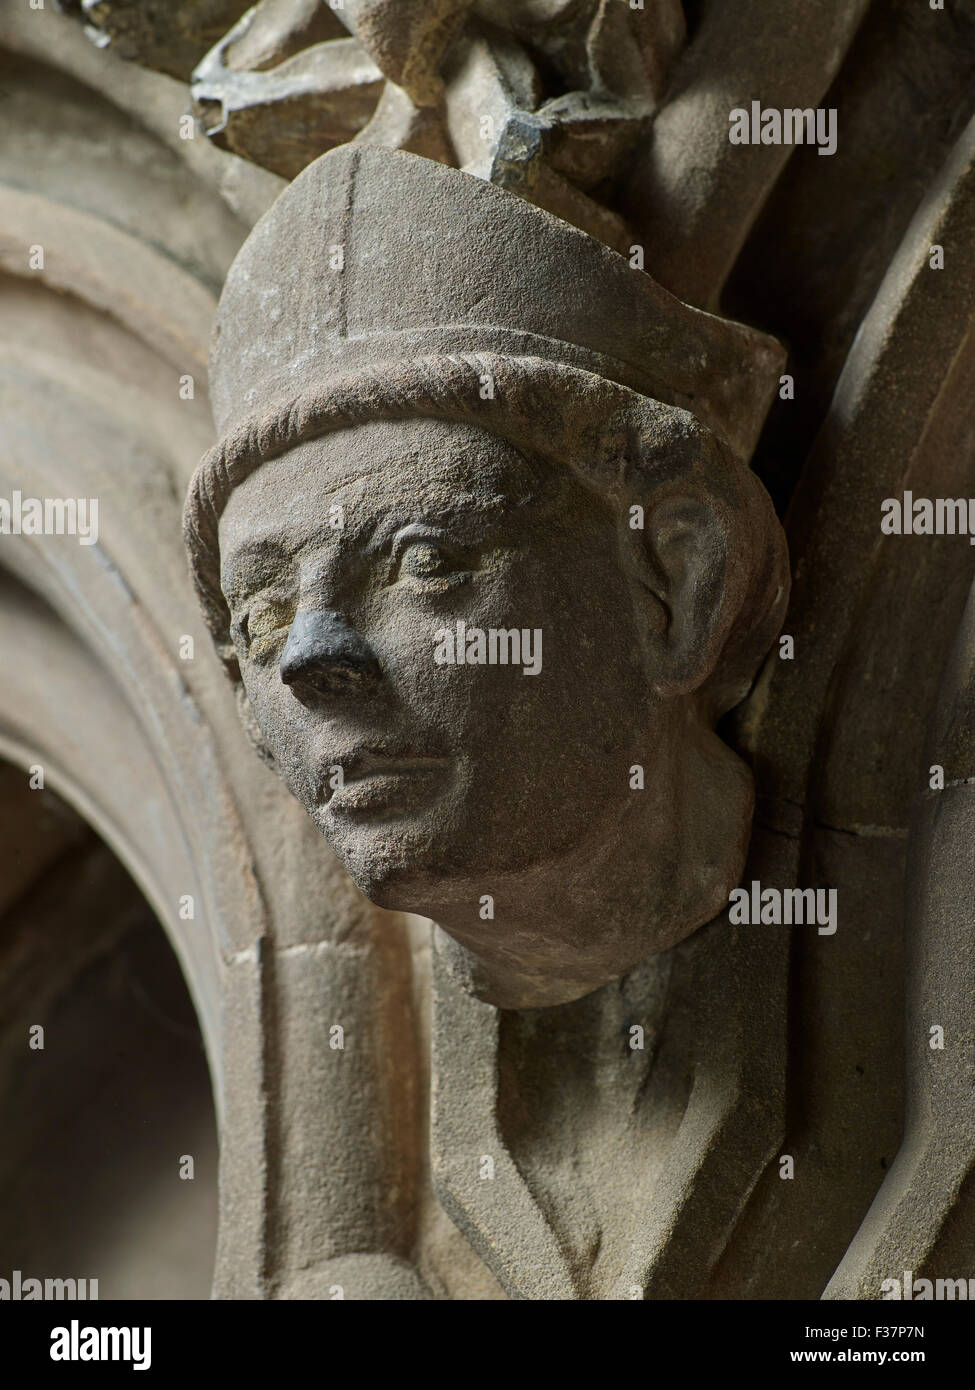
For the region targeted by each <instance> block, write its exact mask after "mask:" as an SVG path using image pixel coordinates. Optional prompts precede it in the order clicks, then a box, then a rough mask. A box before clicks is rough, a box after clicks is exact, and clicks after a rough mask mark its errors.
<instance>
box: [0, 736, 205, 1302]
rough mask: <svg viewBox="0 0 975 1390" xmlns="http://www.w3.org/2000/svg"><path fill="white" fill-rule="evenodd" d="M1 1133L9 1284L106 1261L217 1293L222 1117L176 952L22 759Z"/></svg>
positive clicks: (1, 1260)
mask: <svg viewBox="0 0 975 1390" xmlns="http://www.w3.org/2000/svg"><path fill="white" fill-rule="evenodd" d="M35 780H36V779H35ZM0 1133H2V1134H3V1136H4V1141H3V1144H2V1146H0V1193H2V1199H0V1279H4V1280H7V1281H10V1283H11V1291H12V1292H13V1290H14V1287H15V1285H16V1284H17V1283H18V1282H19V1287H20V1289H21V1293H20V1296H21V1297H27V1296H31V1294H32V1292H33V1293H35V1294H36V1290H35V1289H34V1286H30V1285H27V1284H26V1282H25V1281H26V1280H28V1279H31V1278H33V1279H38V1280H41V1281H44V1280H53V1279H62V1280H63V1279H73V1280H81V1279H85V1280H88V1281H90V1280H92V1279H97V1280H98V1287H97V1296H98V1298H99V1299H101V1300H105V1299H127V1298H135V1299H164V1298H207V1297H209V1293H210V1286H211V1281H212V1276H213V1262H214V1253H215V1245H216V1228H217V1130H216V1119H215V1113H214V1103H213V1094H212V1089H211V1080H210V1073H209V1068H208V1065H207V1060H206V1056H205V1053H204V1047H203V1042H202V1038H201V1033H200V1028H199V1025H198V1022H197V1017H196V1014H195V1011H194V1008H193V1005H192V1003H191V1000H190V996H189V993H188V991H187V988H186V984H185V982H184V979H183V976H182V973H181V971H180V967H179V965H178V963H177V960H176V957H175V955H174V953H173V951H172V949H171V947H170V944H169V942H168V940H167V938H166V935H165V932H164V931H163V929H162V928H161V926H160V925H159V922H158V919H157V918H156V917H155V915H154V914H153V912H152V910H151V908H150V907H149V905H148V903H147V902H146V900H145V898H144V897H143V895H142V894H141V892H140V891H139V889H138V887H137V886H136V884H135V883H134V882H133V880H132V879H131V878H130V876H129V874H128V873H127V872H126V870H125V869H124V868H123V866H122V864H121V863H120V862H119V860H118V859H117V858H116V857H115V855H114V854H113V853H112V852H111V850H110V849H109V848H108V847H107V846H106V845H105V844H104V842H103V841H102V840H101V839H100V838H99V837H98V836H97V835H96V834H95V832H94V831H93V830H92V829H91V828H90V827H89V826H88V825H87V824H86V823H85V821H84V820H82V819H81V818H80V817H79V816H78V815H77V814H76V812H75V811H74V810H73V809H72V808H71V807H69V806H68V805H67V804H66V803H65V802H64V801H63V800H62V799H61V798H60V797H59V796H57V795H56V794H55V793H54V792H52V791H51V790H49V789H43V788H38V787H34V788H32V787H31V785H30V778H29V775H28V773H27V771H25V770H24V769H22V768H17V767H14V766H12V765H11V764H10V763H0ZM16 1271H20V1275H19V1281H18V1280H17V1279H16V1277H15V1272H16ZM2 1287H3V1286H2V1285H0V1289H2ZM41 1287H42V1288H43V1282H42V1286H41ZM55 1287H56V1286H55ZM86 1287H88V1288H90V1286H86ZM67 1288H68V1289H69V1290H70V1288H71V1286H70V1285H68V1286H67ZM79 1292H80V1289H79ZM14 1296H17V1295H16V1293H14ZM42 1296H43V1295H42ZM49 1296H53V1295H51V1294H50V1293H49Z"/></svg>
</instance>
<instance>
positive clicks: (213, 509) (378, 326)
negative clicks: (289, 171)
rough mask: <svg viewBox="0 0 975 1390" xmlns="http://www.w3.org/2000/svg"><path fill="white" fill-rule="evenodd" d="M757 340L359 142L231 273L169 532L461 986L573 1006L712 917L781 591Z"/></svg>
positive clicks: (334, 814)
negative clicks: (194, 456) (195, 454)
mask: <svg viewBox="0 0 975 1390" xmlns="http://www.w3.org/2000/svg"><path fill="white" fill-rule="evenodd" d="M779 369H780V352H779V349H778V347H777V345H775V344H773V343H772V342H771V341H770V340H769V339H767V338H765V337H763V336H762V335H760V334H757V333H755V332H753V331H751V330H749V329H745V328H743V327H741V326H740V325H737V324H731V323H728V322H726V321H723V320H720V319H716V318H714V317H712V316H710V315H707V314H703V313H700V312H698V311H696V310H692V309H689V308H687V307H686V306H684V305H682V304H680V303H679V302H678V301H676V300H674V299H673V298H672V297H671V296H670V295H668V294H666V293H665V292H664V291H663V290H662V289H660V287H659V286H657V285H655V284H654V283H653V281H651V280H650V279H649V277H648V276H646V275H645V274H644V273H643V272H641V271H638V270H634V269H631V267H630V266H629V265H628V264H627V262H626V260H624V259H623V258H622V257H620V256H618V255H617V254H616V253H614V252H612V251H610V250H608V249H607V248H606V247H604V246H602V245H601V244H600V243H598V242H596V241H594V240H593V239H592V238H590V237H588V236H586V235H585V234H584V233H582V232H579V231H576V230H575V229H574V228H572V227H570V226H568V225H567V224H565V223H563V222H560V221H559V220H558V219H556V218H553V217H551V216H550V215H549V214H547V213H545V212H542V211H540V210H539V209H537V208H535V207H533V206H531V205H530V204H527V203H525V202H523V201H522V200H521V199H519V198H517V197H514V196H513V195H511V194H509V193H506V192H504V191H503V190H501V189H498V188H496V187H494V186H492V185H491V184H488V183H483V182H481V181H479V180H477V179H473V178H470V177H469V176H468V175H465V174H463V173H459V172H457V171H455V170H452V169H449V168H446V167H444V166H442V165H438V164H434V163H431V162H428V161H426V160H423V159H419V158H417V157H414V156H411V155H404V154H394V153H390V152H388V151H383V150H379V149H370V148H362V149H356V150H353V149H349V148H348V147H344V148H342V149H340V150H336V151H334V152H332V153H330V154H327V155H325V156H323V157H322V158H321V159H319V160H317V161H316V162H315V163H314V164H312V165H311V166H309V168H308V169H306V170H305V171H304V173H302V174H301V175H300V176H299V177H298V179H297V180H296V181H295V182H294V183H293V184H292V185H290V187H289V188H288V189H287V190H286V191H285V193H284V194H283V195H282V196H281V198H280V199H279V200H278V202H277V203H276V204H275V205H274V207H273V208H272V209H271V210H270V212H269V213H268V214H267V216H266V217H265V218H264V219H263V220H262V221H261V222H260V223H259V224H258V226H257V227H256V228H255V229H254V232H253V233H252V235H251V236H250V238H249V239H248V241H247V243H246V244H245V246H244V247H243V249H242V250H241V253H240V255H239V256H238V258H237V260H236V262H235V263H234V266H233V267H232V269H231V272H230V275H229V277H228V280H227V284H226V287H225V289H224V292H223V296H222V299H221V304H220V311H219V318H218V323H217V328H216V335H215V340H214V347H213V353H212V380H211V385H212V393H213V401H214V411H215V415H216V419H217V425H218V429H219V430H220V431H221V434H222V438H221V441H220V443H219V444H218V445H217V446H216V447H215V448H214V449H213V450H211V452H210V453H209V454H208V455H207V456H206V457H205V458H204V460H203V461H202V463H201V465H200V467H199V469H198V470H197V473H196V476H195V477H194V480H193V483H192V486H191V490H190V496H189V500H188V503H187V511H186V538H187V545H188V548H189V553H190V557H191V563H192V568H193V573H194V579H195V582H196V586H197V590H198V593H199V594H200V597H201V601H202V603H203V607H204V612H205V615H206V618H207V622H208V624H209V627H210V630H211V632H212V634H213V637H214V640H215V643H216V646H217V650H218V652H219V654H220V656H221V658H222V660H223V662H224V665H225V667H226V669H227V672H228V674H229V675H230V677H231V679H232V680H233V681H234V683H235V685H236V688H237V691H238V696H239V700H240V707H241V712H242V715H243V718H244V721H245V724H246V726H247V728H248V730H249V731H250V733H251V735H252V738H253V739H254V742H255V743H256V745H257V746H258V748H259V750H260V751H261V752H262V754H263V756H264V757H265V758H266V759H267V760H268V761H269V762H270V763H271V764H272V766H274V767H275V768H276V769H277V771H278V772H279V773H280V775H281V776H282V777H283V778H284V780H285V782H286V783H287V785H288V786H289V788H290V789H291V790H292V792H293V793H294V794H295V796H297V797H298V798H299V800H300V801H301V802H302V803H303V805H304V806H305V807H306V809H307V810H308V812H309V814H310V815H311V816H312V818H313V819H314V821H315V823H316V824H317V825H318V827H319V828H320V830H321V831H322V833H323V834H324V835H325V836H326V838H327V839H328V841H329V842H330V844H331V845H332V846H333V848H334V850H335V851H336V853H337V854H338V855H339V857H340V858H341V860H342V862H343V863H344V864H345V866H346V867H347V869H348V871H349V873H350V874H351V875H352V877H353V879H354V880H355V882H356V883H357V884H358V885H359V887H360V888H361V889H362V891H363V892H364V893H365V894H366V895H367V896H368V897H370V898H371V899H372V900H373V901H374V902H376V903H378V904H379V905H380V906H383V907H388V908H397V909H402V910H406V911H410V912H415V913H419V914H421V915H423V916H427V917H431V918H433V919H434V920H435V921H436V922H437V923H438V925H439V927H440V928H442V933H446V934H447V935H446V936H444V935H443V934H442V933H441V934H440V935H439V942H440V945H441V948H442V949H444V950H445V951H447V953H448V958H449V960H450V963H451V965H452V967H453V968H454V970H455V971H456V972H457V973H458V974H459V975H460V976H461V977H462V978H463V979H464V981H465V983H466V985H467V986H468V987H469V988H470V989H472V990H473V991H474V992H475V993H477V994H478V995H479V996H480V997H482V998H485V999H487V1000H489V1001H490V1002H492V1003H495V1004H497V1005H499V1006H501V1007H507V1008H522V1007H532V1006H537V1005H545V1004H555V1003H560V1002H564V1001H567V1000H570V999H573V998H576V997H578V996H580V995H582V994H585V993H587V992H588V991H590V990H592V989H594V988H596V987H597V986H599V985H600V984H603V983H604V982H606V981H608V980H611V979H613V978H616V977H618V976H620V975H622V974H624V973H625V972H626V971H627V970H628V969H630V968H631V967H632V966H633V965H635V964H636V963H637V962H639V961H640V960H643V959H645V958H646V957H648V956H650V955H652V954H654V953H656V952H659V951H661V950H664V949H666V948H667V947H669V946H672V945H673V944H674V943H676V942H677V941H679V940H681V939H682V938H683V937H685V936H687V935H688V934H689V933H690V932H692V931H693V930H694V929H695V928H696V927H698V926H700V925H701V924H702V923H704V922H706V921H708V920H710V919H711V918H712V917H714V916H716V915H717V914H718V913H719V912H720V911H721V910H722V909H723V908H724V907H725V906H726V905H727V900H728V893H729V891H730V890H731V889H732V888H733V887H734V886H735V885H736V884H737V882H738V879H739V876H740V873H741V869H742V866H743V863H744V857H745V852H746V848H747V843H748V837H749V828H750V821H751V811H752V789H751V778H750V774H749V772H748V770H747V769H746V767H745V766H744V764H743V763H742V762H741V761H740V760H739V759H738V758H737V757H736V756H735V755H734V754H733V753H732V752H731V751H730V749H729V748H728V747H727V746H726V745H725V744H724V743H723V742H722V741H721V739H720V738H719V737H718V736H717V735H716V734H715V732H714V726H715V722H716V721H717V720H718V718H719V717H720V716H721V715H722V713H724V712H725V711H726V710H728V709H729V708H730V707H731V706H733V705H734V704H736V703H737V702H738V701H739V700H740V699H741V698H742V696H743V695H744V694H745V692H746V691H747V689H748V687H749V685H750V683H751V681H752V679H753V677H754V674H755V671H756V669H757V667H758V664H759V662H760V661H761V659H762V658H763V656H764V654H765V652H766V651H767V649H768V647H769V645H770V644H771V642H772V640H773V638H774V636H775V634H776V632H777V631H778V627H779V625H780V622H781V618H782V615H783V613H784V611H785V603H786V598H787V584H788V581H787V569H786V558H785V549H784V542H783V538H782V533H781V529H780V527H779V525H778V522H777V520H776V517H775V514H774V512H773V509H772V506H771V503H770V501H769V499H768V497H767V495H766V494H765V492H764V490H763V488H762V487H761V485H760V484H759V482H758V481H757V479H756V478H755V476H754V475H753V474H752V472H751V471H750V469H749V468H748V464H747V460H748V457H749V455H750V452H751V449H752V446H753V444H754V439H755V436H756V434H757V431H758V429H759V427H760V425H761V421H762V418H763V416H764V413H765V409H766V407H767V404H768V400H769V396H770V394H771V391H772V389H773V387H774V384H775V382H776V381H777V378H778V373H779Z"/></svg>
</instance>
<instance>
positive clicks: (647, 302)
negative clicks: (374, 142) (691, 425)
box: [210, 145, 783, 459]
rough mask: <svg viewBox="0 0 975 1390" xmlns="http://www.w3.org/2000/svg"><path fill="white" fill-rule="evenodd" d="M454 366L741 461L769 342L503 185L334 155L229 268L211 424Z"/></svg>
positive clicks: (778, 361) (765, 386)
mask: <svg viewBox="0 0 975 1390" xmlns="http://www.w3.org/2000/svg"><path fill="white" fill-rule="evenodd" d="M459 353H489V354H493V355H498V356H512V357H520V358H539V359H542V360H543V361H547V362H550V363H553V364H558V363H562V364H565V365H566V366H570V367H576V368H581V369H583V370H584V371H587V372H591V373H593V374H594V375H596V376H599V377H603V378H605V379H606V380H608V381H611V382H616V383H618V384H619V385H622V386H626V387H629V388H630V389H632V390H635V391H637V392H639V393H641V394H642V395H645V396H649V397H652V398H653V399H655V400H658V401H662V402H664V403H665V404H668V405H673V406H678V407H680V408H683V409H685V410H688V411H690V412H691V413H692V414H693V415H695V416H696V417H697V418H698V419H699V420H700V421H701V423H703V424H704V425H706V426H708V427H709V428H710V429H711V430H713V431H714V432H715V433H716V434H717V435H718V436H719V437H720V438H722V439H723V440H724V441H725V442H726V443H727V444H729V445H730V446H731V448H732V449H733V450H734V451H735V453H736V454H737V455H738V456H739V458H742V459H748V458H749V457H750V455H751V452H752V450H753V448H754V445H755V441H756V439H757V437H758V433H759V431H760V429H761V426H762V423H763V421H764V418H765V414H766V411H767V409H768V406H769V403H770V401H771V398H772V395H773V393H774V390H775V388H776V386H777V384H778V378H779V373H780V371H781V368H782V363H783V350H782V348H781V346H780V344H779V343H778V342H776V340H775V339H773V338H770V337H768V336H767V335H766V334H763V333H759V332H757V331H756V330H754V329H751V328H747V327H744V326H743V325H741V324H737V323H732V322H730V321H728V320H726V319H721V318H717V317H715V316H714V315H712V314H707V313H704V312H702V311H701V310H698V309H692V308H689V307H688V306H687V305H685V304H682V303H681V302H680V301H679V300H677V299H675V298H674V297H673V295H671V294H669V293H667V291H666V290H664V289H662V288H661V287H660V286H659V285H657V284H656V283H655V282H654V281H653V280H651V278H650V277H649V276H648V275H647V274H646V273H645V272H644V271H641V270H635V269H633V268H632V267H631V266H630V264H629V262H628V261H627V260H626V259H625V258H624V257H623V256H620V255H619V254H618V253H617V252H615V251H612V250H610V249H609V248H608V247H606V246H604V245H603V244H602V243H601V242H599V241H596V240H595V239H594V238H592V237H591V236H589V235H588V234H587V233H585V232H581V231H579V230H578V229H577V228H575V227H572V226H570V225H569V224H568V223H566V222H563V221H561V220H560V219H559V218H557V217H553V216H552V215H551V214H550V213H548V212H545V211H543V210H541V209H540V208H537V207H535V206H534V205H533V204H531V203H528V202H525V201H524V200H523V199H522V198H519V197H517V196H516V195H514V194H512V193H509V192H507V191H506V190H505V189H502V188H499V187H497V186H496V185H494V184H491V183H487V182H485V181H483V180H481V179H477V178H473V177H472V176H470V175H469V174H465V173H461V172H460V171H459V170H456V169H450V168H448V167H446V166H445V165H443V164H438V163H435V162H433V161H432V160H428V159H423V158H420V157H419V156H417V155H411V154H404V153H402V152H399V151H392V150H388V149H383V148H379V147H372V146H353V145H343V146H341V147H339V148H338V149H335V150H332V151H330V152H329V153H328V154H325V155H322V156H321V158H319V159H317V160H315V161H314V163H312V164H310V165H309V166H308V167H307V168H306V169H305V170H303V172H302V173H301V174H299V176H298V177H297V178H296V179H295V180H294V182H293V183H292V184H290V185H289V186H288V188H286V189H285V191H284V192H283V193H282V194H281V196H280V197H279V198H278V199H277V201H276V202H275V203H274V204H273V206H272V207H271V208H270V209H269V210H268V212H267V213H266V214H265V215H264V217H263V218H262V219H261V220H260V221H259V222H258V223H257V225H256V226H255V227H254V229H253V231H252V232H251V234H250V236H249V237H248V238H247V240H246V242H245V243H244V245H243V247H242V248H241V250H240V252H239V254H238V256H237V258H236V260H235V261H234V263H233V265H232V266H231V268H230V272H229V274H228V276H227V281H226V284H225V286H224V290H223V294H222V296H221V299H220V306H219V310H218V313H217V323H216V327H215V331H214V338H213V345H212V349H211V366H210V389H211V400H212V404H213V411H214V417H215V420H216V424H217V428H218V431H219V432H220V434H221V435H227V434H228V433H229V432H230V431H231V430H232V429H233V428H234V427H235V426H239V425H240V424H241V423H242V422H243V421H245V420H247V419H257V418H261V417H263V418H267V417H268V416H271V415H274V414H275V413H276V412H279V411H281V410H287V409H288V408H289V403H293V402H295V401H296V399H297V398H300V397H301V396H302V395H303V394H304V393H306V392H312V391H314V392H317V393H319V394H320V393H321V392H322V391H323V389H325V390H327V387H328V382H329V380H330V379H332V378H336V379H338V378H346V379H347V378H349V377H350V376H354V375H355V374H356V373H357V372H360V371H369V372H371V373H375V371H376V369H377V368H380V369H381V367H382V364H383V363H390V364H392V363H394V362H396V363H402V362H403V361H405V360H409V359H418V358H430V357H436V356H440V357H450V356H453V355H455V354H459Z"/></svg>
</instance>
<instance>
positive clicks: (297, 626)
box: [281, 608, 382, 695]
mask: <svg viewBox="0 0 975 1390" xmlns="http://www.w3.org/2000/svg"><path fill="white" fill-rule="evenodd" d="M381 676H382V671H381V669H380V666H379V661H378V659H377V658H376V654H375V652H374V651H373V650H372V648H371V647H370V646H369V644H368V643H367V642H365V641H364V640H363V638H362V637H360V636H359V634H358V633H357V632H356V631H355V629H354V628H352V627H350V626H349V624H348V623H347V622H346V620H345V618H343V616H342V614H341V613H335V612H333V611H332V610H331V609H328V608H326V609H321V610H319V609H300V610H299V611H298V612H297V613H296V614H295V618H294V622H293V623H292V624H291V629H290V631H289V632H288V640H287V642H286V643H285V645H284V651H283V652H282V654H281V679H282V681H284V683H285V685H288V686H291V688H292V689H293V690H294V691H295V693H296V694H301V693H302V692H308V693H312V694H316V695H339V694H343V693H347V692H351V691H354V690H361V689H364V688H366V687H367V686H370V685H373V684H375V682H376V681H378V680H379V679H380V678H381Z"/></svg>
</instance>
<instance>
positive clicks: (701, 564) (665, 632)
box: [624, 484, 743, 697]
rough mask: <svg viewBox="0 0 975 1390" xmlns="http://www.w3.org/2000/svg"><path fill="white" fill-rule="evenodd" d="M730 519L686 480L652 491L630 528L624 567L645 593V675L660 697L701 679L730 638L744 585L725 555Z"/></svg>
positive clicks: (688, 687) (691, 687) (730, 558)
mask: <svg viewBox="0 0 975 1390" xmlns="http://www.w3.org/2000/svg"><path fill="white" fill-rule="evenodd" d="M730 522H731V518H730V517H729V516H727V515H726V508H725V507H724V506H723V505H722V504H721V502H719V501H716V500H715V499H714V498H712V497H707V496H701V495H695V490H694V488H693V484H691V486H690V490H687V489H685V488H680V489H679V490H676V491H674V492H671V493H670V494H669V495H663V496H660V495H658V496H655V497H654V498H653V501H652V502H651V504H650V506H648V507H647V509H646V513H645V517H644V526H643V529H642V530H630V529H629V528H628V531H627V538H626V540H625V541H624V551H625V555H626V565H627V569H628V570H629V572H630V575H631V577H632V578H634V579H636V580H637V581H638V582H639V583H640V584H641V585H642V586H643V588H644V589H645V590H647V591H648V593H647V596H646V604H645V607H644V612H643V614H641V615H640V616H641V617H642V618H643V621H642V622H641V623H640V628H641V634H642V638H643V642H644V654H645V657H646V669H647V674H648V676H649V677H650V680H651V683H652V686H653V689H654V690H655V691H656V693H657V694H659V695H662V696H664V697H672V696H676V695H685V694H688V693H690V692H691V691H693V690H697V689H698V688H699V687H700V686H701V685H703V683H704V682H705V681H706V680H707V678H708V677H709V676H710V675H711V673H712V671H713V670H714V668H715V665H716V663H717V661H718V658H719V657H720V654H721V651H722V648H723V647H724V645H725V642H726V640H727V637H728V632H729V630H730V627H731V624H732V622H733V621H734V613H735V609H736V604H735V601H734V600H735V597H736V593H735V591H736V590H739V589H740V588H741V587H743V586H742V585H741V583H740V582H739V583H736V582H735V581H736V578H737V579H738V580H739V581H740V580H741V578H742V576H740V575H739V576H736V574H735V560H734V557H733V556H732V555H730V554H729V538H730V535H731V532H732V526H731V524H730ZM737 596H738V598H739V600H740V594H739V595H737Z"/></svg>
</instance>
